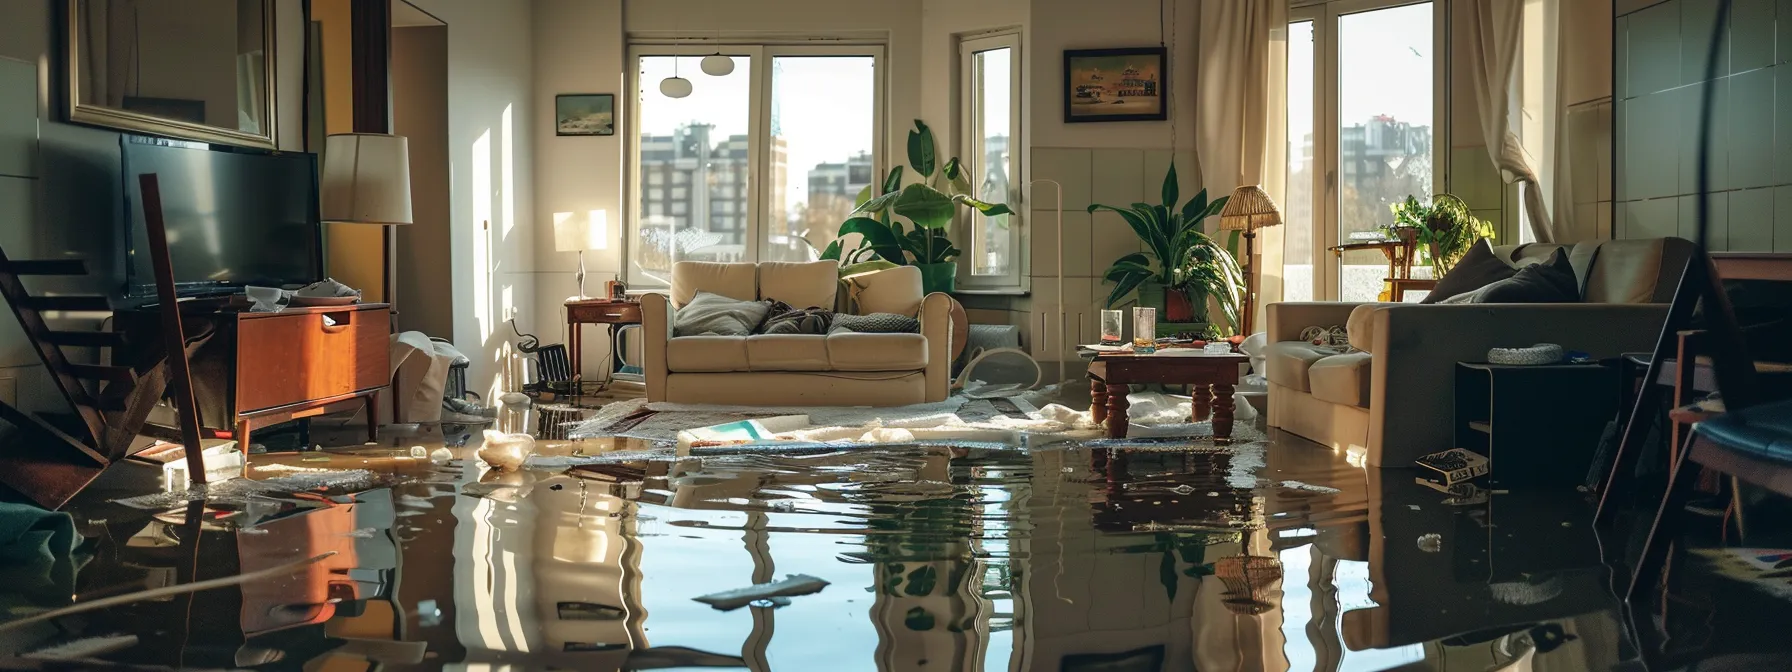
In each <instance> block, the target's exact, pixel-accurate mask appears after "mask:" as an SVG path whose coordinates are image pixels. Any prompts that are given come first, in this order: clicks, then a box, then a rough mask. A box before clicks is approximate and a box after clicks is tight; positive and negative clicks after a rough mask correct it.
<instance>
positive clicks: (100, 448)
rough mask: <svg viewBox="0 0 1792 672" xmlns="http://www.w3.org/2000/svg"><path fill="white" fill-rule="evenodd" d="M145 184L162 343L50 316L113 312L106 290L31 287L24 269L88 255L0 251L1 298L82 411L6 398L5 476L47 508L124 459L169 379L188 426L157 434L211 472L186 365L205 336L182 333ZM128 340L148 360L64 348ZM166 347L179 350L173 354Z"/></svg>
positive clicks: (48, 270)
mask: <svg viewBox="0 0 1792 672" xmlns="http://www.w3.org/2000/svg"><path fill="white" fill-rule="evenodd" d="M142 191H143V196H144V198H143V207H144V211H145V214H146V217H145V219H146V220H147V223H148V225H149V226H148V228H149V242H150V256H151V258H152V262H153V265H154V266H155V271H156V286H157V291H158V295H159V297H160V300H161V301H162V305H163V306H165V307H168V308H170V309H168V310H164V311H162V313H163V318H162V319H163V335H164V338H163V339H162V342H160V343H129V342H127V341H126V340H125V338H124V335H123V334H122V333H119V332H116V331H67V330H60V329H56V328H54V327H53V326H51V325H50V323H49V322H48V321H47V320H46V319H45V317H44V314H45V313H65V312H84V313H93V312H110V311H111V310H112V306H111V302H110V300H108V299H107V297H105V296H99V295H37V294H33V293H31V291H30V290H28V289H27V288H26V287H25V284H24V282H23V281H22V278H25V277H33V276H64V277H67V276H83V275H88V274H89V270H88V267H87V263H86V261H85V260H82V259H45V260H36V259H34V260H15V259H11V258H9V257H7V256H6V253H5V251H4V250H0V298H4V299H5V300H6V303H7V305H8V306H10V307H11V308H12V312H13V315H14V316H15V317H17V318H18V320H19V326H21V327H23V328H24V331H25V336H26V337H27V338H29V339H30V341H31V345H32V348H33V349H34V350H36V351H37V355H38V358H39V359H40V361H42V362H43V365H44V369H45V370H46V371H47V372H48V373H49V375H50V379H51V381H52V382H53V384H54V385H55V388H56V390H57V392H59V393H60V394H61V395H62V397H63V398H64V399H66V400H67V401H68V404H69V407H70V409H71V410H72V411H73V416H74V417H73V418H72V419H66V420H65V419H63V418H60V417H57V416H45V415H39V414H36V413H29V412H26V411H23V410H21V409H18V408H15V407H13V406H10V405H7V404H5V403H0V420H4V421H5V422H6V423H8V424H11V425H13V426H14V427H16V428H17V429H18V432H17V433H16V434H15V436H14V437H13V440H10V441H7V442H5V443H3V444H0V485H5V486H6V487H8V488H11V489H12V490H14V491H16V492H18V493H19V494H21V495H24V496H25V497H26V498H29V499H30V500H31V501H33V502H36V503H37V504H39V505H40V506H43V507H46V508H51V509H55V508H61V507H62V505H63V504H66V503H67V502H68V500H69V499H71V498H73V497H74V496H75V494H76V493H78V492H80V491H81V490H82V489H83V488H86V487H87V485H88V484H90V483H92V482H93V479H95V478H97V477H98V476H99V475H100V472H102V471H105V469H106V468H107V467H109V466H111V465H112V463H114V462H117V461H118V460H121V459H124V457H126V455H127V452H128V451H129V450H130V448H131V445H132V443H133V442H134V441H135V440H136V439H137V438H138V435H139V433H140V432H142V431H143V430H144V429H145V425H146V423H147V421H148V419H149V415H150V412H151V411H152V410H153V409H154V408H155V406H156V404H157V403H158V402H159V401H160V400H161V399H162V398H163V396H164V394H165V393H166V392H169V391H170V389H169V388H170V387H173V388H174V389H173V391H174V392H175V402H176V404H175V406H176V410H177V411H178V412H179V414H180V421H181V422H180V424H181V427H180V428H179V429H178V431H175V432H165V431H155V432H152V435H159V438H170V439H175V440H179V441H180V442H181V443H182V444H183V445H184V446H185V447H186V452H187V466H188V473H189V474H191V475H192V478H193V479H194V480H195V481H196V482H203V481H204V478H205V467H204V463H203V461H202V458H201V455H200V451H199V433H198V431H199V423H198V417H197V411H196V410H195V408H194V405H193V401H192V385H191V383H190V380H191V379H190V376H189V374H188V371H187V367H186V354H187V352H188V350H189V348H190V347H191V346H190V345H189V343H190V342H193V341H196V340H198V339H189V338H186V337H184V335H183V333H182V331H181V324H180V314H179V311H178V310H173V309H172V307H173V306H174V305H175V296H174V285H173V275H172V270H171V266H170V265H169V260H168V246H167V241H166V236H165V235H164V234H165V232H164V227H163V222H162V212H161V198H160V192H159V190H158V188H157V186H156V183H155V176H154V175H145V176H142ZM126 347H131V348H141V349H145V350H146V351H148V352H154V353H156V354H155V356H153V357H145V358H142V359H141V361H145V362H149V364H148V365H145V366H141V367H137V368H133V367H127V366H110V365H101V364H81V363H75V362H73V361H70V359H69V357H68V355H67V353H66V352H65V351H64V348H88V349H96V350H102V351H104V350H111V351H114V352H116V351H119V350H121V349H122V348H126ZM167 353H178V354H179V355H180V356H178V357H173V358H170V357H168V356H167ZM170 434H173V436H170Z"/></svg>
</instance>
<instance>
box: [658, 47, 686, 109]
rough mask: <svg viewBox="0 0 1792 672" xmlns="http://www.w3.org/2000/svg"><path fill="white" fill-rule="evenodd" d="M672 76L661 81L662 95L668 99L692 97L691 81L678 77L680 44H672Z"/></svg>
mask: <svg viewBox="0 0 1792 672" xmlns="http://www.w3.org/2000/svg"><path fill="white" fill-rule="evenodd" d="M672 50H673V56H672V76H671V77H667V78H665V79H662V80H660V95H663V96H665V97H667V98H683V97H685V96H688V95H691V80H688V79H685V78H683V77H679V76H678V59H679V56H678V55H677V51H678V42H677V41H674V42H673V43H672Z"/></svg>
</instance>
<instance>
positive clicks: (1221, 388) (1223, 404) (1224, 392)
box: [1213, 383, 1232, 440]
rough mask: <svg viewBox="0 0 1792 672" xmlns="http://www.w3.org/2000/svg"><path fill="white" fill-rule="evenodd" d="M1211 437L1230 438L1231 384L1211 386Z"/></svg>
mask: <svg viewBox="0 0 1792 672" xmlns="http://www.w3.org/2000/svg"><path fill="white" fill-rule="evenodd" d="M1213 438H1215V439H1227V440H1230V439H1231V438H1232V386H1231V385H1223V384H1218V383H1216V384H1214V386H1213Z"/></svg>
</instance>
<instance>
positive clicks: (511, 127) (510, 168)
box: [498, 105, 516, 308]
mask: <svg viewBox="0 0 1792 672" xmlns="http://www.w3.org/2000/svg"><path fill="white" fill-rule="evenodd" d="M510 108H511V106H510V105H505V106H504V114H503V115H502V116H501V117H500V120H499V122H498V123H499V125H500V129H501V130H500V135H499V139H500V140H501V141H502V142H503V145H502V146H500V147H499V148H498V152H499V153H498V161H499V162H500V165H499V170H502V171H503V175H502V176H501V177H502V180H503V181H502V182H500V183H499V187H498V188H500V189H502V190H503V194H502V196H501V197H502V198H503V199H504V223H503V227H504V228H503V229H502V230H503V232H504V234H503V235H502V236H501V237H500V238H499V240H500V241H505V240H509V239H510V230H511V229H512V228H514V227H515V226H516V124H515V122H514V120H512V119H511V115H510ZM507 308H508V307H507Z"/></svg>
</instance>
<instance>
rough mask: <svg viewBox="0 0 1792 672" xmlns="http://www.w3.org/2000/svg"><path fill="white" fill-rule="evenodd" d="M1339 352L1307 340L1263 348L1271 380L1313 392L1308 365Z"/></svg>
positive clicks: (1280, 343) (1278, 383)
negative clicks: (1308, 379) (1308, 377)
mask: <svg viewBox="0 0 1792 672" xmlns="http://www.w3.org/2000/svg"><path fill="white" fill-rule="evenodd" d="M1336 354H1338V352H1337V351H1336V350H1333V349H1331V348H1326V347H1321V346H1317V345H1313V344H1312V343H1308V342H1306V341H1281V342H1278V343H1271V344H1269V347H1266V348H1264V349H1263V356H1264V362H1263V363H1264V365H1265V366H1268V367H1269V374H1268V377H1269V382H1272V383H1275V384H1277V385H1281V386H1282V387H1286V388H1290V389H1295V390H1300V391H1302V392H1311V391H1312V387H1311V386H1310V385H1309V384H1308V382H1307V367H1310V366H1312V365H1313V362H1317V361H1319V360H1321V359H1324V358H1326V357H1331V356H1333V355H1336Z"/></svg>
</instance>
